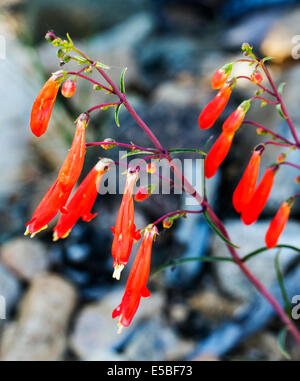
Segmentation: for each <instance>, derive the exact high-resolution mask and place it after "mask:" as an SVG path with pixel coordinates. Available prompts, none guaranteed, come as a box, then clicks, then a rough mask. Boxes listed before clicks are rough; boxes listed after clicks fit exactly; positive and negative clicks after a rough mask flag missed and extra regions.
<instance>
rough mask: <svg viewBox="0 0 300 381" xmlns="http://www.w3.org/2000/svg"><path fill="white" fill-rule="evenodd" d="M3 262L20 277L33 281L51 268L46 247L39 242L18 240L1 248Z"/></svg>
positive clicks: (25, 239) (26, 239)
mask: <svg viewBox="0 0 300 381" xmlns="http://www.w3.org/2000/svg"><path fill="white" fill-rule="evenodd" d="M1 260H2V261H3V263H4V264H5V266H7V267H8V268H9V269H10V270H11V271H13V272H14V273H16V274H17V275H18V277H20V278H21V279H25V280H31V279H33V278H34V277H35V276H37V275H39V274H40V273H43V272H45V271H46V270H47V268H48V266H49V258H48V254H47V251H46V248H45V246H44V245H43V244H42V243H41V242H40V241H38V240H36V239H35V240H30V239H28V238H16V239H14V240H11V241H9V242H6V243H5V244H3V245H2V247H1Z"/></svg>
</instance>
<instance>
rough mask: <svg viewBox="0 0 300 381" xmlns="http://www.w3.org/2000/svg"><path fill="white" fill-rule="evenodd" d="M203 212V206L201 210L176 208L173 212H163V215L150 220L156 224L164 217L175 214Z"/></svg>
mask: <svg viewBox="0 0 300 381" xmlns="http://www.w3.org/2000/svg"><path fill="white" fill-rule="evenodd" d="M203 212H204V208H202V209H201V210H185V209H181V210H176V211H175V212H169V213H166V214H164V215H163V216H161V217H160V218H158V219H157V220H156V221H154V222H152V225H157V224H159V223H160V222H161V221H163V220H164V219H165V218H168V217H172V216H176V215H177V214H188V213H190V214H199V213H203Z"/></svg>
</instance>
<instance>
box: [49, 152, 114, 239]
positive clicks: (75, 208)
mask: <svg viewBox="0 0 300 381" xmlns="http://www.w3.org/2000/svg"><path fill="white" fill-rule="evenodd" d="M113 164H114V162H113V161H112V160H110V159H106V158H104V159H101V160H99V161H98V163H97V164H96V165H95V166H94V168H93V169H92V170H91V171H90V172H89V174H88V175H87V176H86V177H85V179H84V180H83V181H82V183H81V184H80V186H79V187H78V189H77V190H76V192H75V193H74V195H73V197H72V198H71V200H70V201H69V203H68V205H67V206H66V213H65V214H62V215H61V217H60V219H59V220H58V223H57V225H56V226H55V228H54V231H53V232H54V233H53V241H57V240H58V239H59V238H66V237H67V236H68V235H69V233H70V231H71V230H72V228H73V226H74V225H75V224H76V222H77V221H78V220H79V218H80V217H81V219H82V221H86V222H89V221H91V220H92V219H93V218H94V217H96V215H97V213H94V214H91V209H92V207H93V205H94V203H95V201H96V198H97V194H98V190H99V187H100V183H101V179H102V176H103V174H104V173H106V172H107V171H108V170H109V169H110V168H111V167H112V166H113Z"/></svg>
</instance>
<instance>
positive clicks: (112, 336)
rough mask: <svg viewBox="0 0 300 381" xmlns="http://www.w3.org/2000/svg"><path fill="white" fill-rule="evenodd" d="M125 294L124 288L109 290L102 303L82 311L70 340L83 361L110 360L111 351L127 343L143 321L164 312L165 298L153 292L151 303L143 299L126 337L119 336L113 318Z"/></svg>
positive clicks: (125, 330) (89, 305)
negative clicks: (109, 352)
mask: <svg viewBox="0 0 300 381" xmlns="http://www.w3.org/2000/svg"><path fill="white" fill-rule="evenodd" d="M123 294H124V288H117V289H115V290H113V291H111V292H109V291H108V292H107V293H106V294H105V295H104V296H103V298H102V300H100V301H99V302H97V303H93V304H88V305H87V306H86V307H84V308H83V309H82V310H81V311H80V313H79V315H78V317H77V320H76V322H75V327H74V330H73V333H72V335H71V339H70V346H71V348H72V349H73V351H74V352H75V353H76V355H77V356H78V357H79V358H81V359H84V360H86V359H90V358H94V356H95V357H97V358H98V359H99V360H104V359H105V358H107V357H106V356H107V350H108V348H112V347H114V346H116V345H118V344H119V343H120V342H121V341H122V340H124V336H126V335H128V334H130V333H131V332H132V331H133V330H134V329H135V327H136V325H137V324H138V322H139V321H141V320H144V319H147V318H152V317H153V316H154V315H159V314H160V313H161V312H160V311H161V308H162V305H163V299H162V296H161V295H160V294H158V293H152V294H151V298H150V299H149V300H143V299H142V301H141V304H140V307H139V309H138V311H137V313H136V315H135V317H134V320H133V323H132V324H131V325H130V326H129V327H128V328H124V330H123V332H122V335H118V334H117V322H118V319H117V318H116V319H112V317H111V315H112V312H113V310H114V309H115V308H116V307H117V306H118V305H119V304H120V302H121V300H122V297H123ZM102 352H103V358H102Z"/></svg>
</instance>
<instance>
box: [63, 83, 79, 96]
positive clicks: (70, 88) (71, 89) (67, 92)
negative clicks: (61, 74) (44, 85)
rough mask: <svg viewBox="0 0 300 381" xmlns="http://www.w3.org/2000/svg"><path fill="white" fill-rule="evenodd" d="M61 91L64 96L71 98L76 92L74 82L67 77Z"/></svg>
mask: <svg viewBox="0 0 300 381" xmlns="http://www.w3.org/2000/svg"><path fill="white" fill-rule="evenodd" d="M61 93H62V95H63V96H64V97H66V98H71V97H72V96H73V95H74V94H75V93H76V83H75V82H74V81H72V80H71V79H67V80H66V81H65V82H64V83H63V85H62V88H61Z"/></svg>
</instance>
